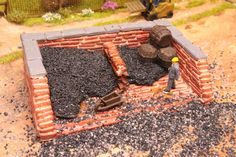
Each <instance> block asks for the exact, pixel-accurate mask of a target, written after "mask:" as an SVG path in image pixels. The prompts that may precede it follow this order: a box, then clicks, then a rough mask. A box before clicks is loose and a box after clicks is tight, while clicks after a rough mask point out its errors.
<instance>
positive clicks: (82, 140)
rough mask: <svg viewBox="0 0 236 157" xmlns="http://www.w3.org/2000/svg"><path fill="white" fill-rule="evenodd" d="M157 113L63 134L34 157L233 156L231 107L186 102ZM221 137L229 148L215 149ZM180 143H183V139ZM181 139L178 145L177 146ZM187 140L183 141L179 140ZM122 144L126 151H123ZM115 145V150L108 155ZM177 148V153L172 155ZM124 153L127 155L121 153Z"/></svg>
mask: <svg viewBox="0 0 236 157" xmlns="http://www.w3.org/2000/svg"><path fill="white" fill-rule="evenodd" d="M174 109H175V112H173V109H171V110H170V111H171V112H170V111H163V112H158V113H157V112H142V113H139V114H136V115H131V116H128V117H123V118H122V120H124V121H123V122H121V123H118V124H115V125H112V126H109V127H102V128H98V129H96V130H91V131H85V132H81V133H79V134H77V135H69V136H64V137H60V138H58V139H54V140H53V141H50V142H47V143H44V144H43V145H42V147H41V150H40V156H42V157H43V156H49V157H50V156H58V157H60V156H63V157H67V156H68V157H69V156H83V157H94V156H97V155H99V154H104V153H109V154H110V156H119V157H122V156H125V155H124V154H125V153H127V152H129V153H130V154H129V156H135V154H133V153H135V152H137V151H148V156H151V157H161V156H164V155H165V156H194V157H195V156H196V157H198V156H220V154H218V152H217V149H212V148H217V147H218V146H220V149H221V148H224V149H226V150H229V151H227V152H226V153H227V154H228V156H235V155H236V152H235V149H234V144H233V143H235V142H236V139H235V138H233V137H234V132H235V125H236V104H232V103H222V104H218V103H212V104H210V105H208V106H205V105H203V104H201V103H200V102H198V101H192V102H190V103H188V104H186V105H185V106H181V107H178V108H174ZM226 135H229V137H232V138H231V139H230V142H231V143H232V144H229V145H219V143H220V142H222V141H224V138H225V136H226ZM184 139H185V140H184ZM181 141H182V142H181ZM184 141H187V142H184ZM127 146H129V147H130V148H131V150H127ZM112 147H113V148H114V147H118V148H119V149H120V151H119V152H116V154H114V152H112V151H111V148H112ZM174 148H178V151H177V152H175V151H173V149H174ZM126 155H127V154H126Z"/></svg>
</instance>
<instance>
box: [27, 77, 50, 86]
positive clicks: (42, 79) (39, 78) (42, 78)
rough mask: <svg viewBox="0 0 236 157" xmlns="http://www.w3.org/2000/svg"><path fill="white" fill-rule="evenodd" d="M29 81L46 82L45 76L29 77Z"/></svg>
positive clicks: (35, 82)
mask: <svg viewBox="0 0 236 157" xmlns="http://www.w3.org/2000/svg"><path fill="white" fill-rule="evenodd" d="M31 81H32V83H33V84H37V83H48V79H47V77H34V78H31Z"/></svg>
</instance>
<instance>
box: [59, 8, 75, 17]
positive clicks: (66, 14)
mask: <svg viewBox="0 0 236 157" xmlns="http://www.w3.org/2000/svg"><path fill="white" fill-rule="evenodd" d="M58 13H59V14H61V15H62V16H63V17H65V18H66V17H69V16H70V15H72V14H73V11H72V10H71V9H70V8H61V9H59V11H58Z"/></svg>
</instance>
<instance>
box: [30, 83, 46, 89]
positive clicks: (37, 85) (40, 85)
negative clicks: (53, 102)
mask: <svg viewBox="0 0 236 157" xmlns="http://www.w3.org/2000/svg"><path fill="white" fill-rule="evenodd" d="M32 86H33V89H48V88H49V86H48V84H46V83H33V85H32Z"/></svg>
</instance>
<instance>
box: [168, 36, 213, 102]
mask: <svg viewBox="0 0 236 157" xmlns="http://www.w3.org/2000/svg"><path fill="white" fill-rule="evenodd" d="M173 46H174V47H175V48H176V50H177V55H178V57H179V59H180V70H181V76H182V77H183V79H184V80H185V81H186V82H187V83H188V84H189V85H190V86H191V88H192V89H193V91H194V92H195V93H196V94H197V95H198V96H199V97H200V98H201V100H202V102H204V103H209V102H211V101H212V100H213V90H212V85H211V83H212V78H211V74H210V73H209V71H208V62H207V59H196V58H194V57H193V56H191V55H190V54H189V53H188V51H186V50H185V49H184V48H183V47H182V46H180V44H179V43H177V42H175V41H174V42H173Z"/></svg>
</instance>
